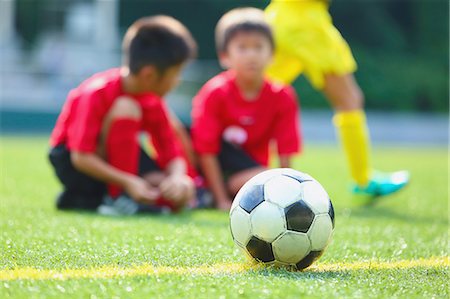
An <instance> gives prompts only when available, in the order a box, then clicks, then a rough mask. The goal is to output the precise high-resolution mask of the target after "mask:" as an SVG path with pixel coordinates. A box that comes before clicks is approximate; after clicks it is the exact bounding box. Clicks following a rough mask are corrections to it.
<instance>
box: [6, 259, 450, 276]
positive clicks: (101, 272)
mask: <svg viewBox="0 0 450 299" xmlns="http://www.w3.org/2000/svg"><path fill="white" fill-rule="evenodd" d="M449 266H450V258H449V257H448V256H447V257H432V258H429V259H418V260H403V261H392V262H379V261H373V260H372V261H362V262H353V263H335V264H319V265H315V266H312V267H311V268H308V269H307V270H306V272H312V273H314V272H329V271H338V272H345V271H358V270H385V269H411V268H418V267H423V268H437V267H449ZM261 269H263V267H262V266H258V265H256V266H252V265H249V264H243V263H240V264H238V263H229V264H214V265H205V266H196V267H168V266H154V265H150V264H144V265H136V266H133V267H129V268H120V267H117V266H102V267H99V268H90V269H61V270H53V269H36V268H18V269H10V270H0V280H3V281H6V280H20V279H28V280H45V279H59V280H64V279H78V278H111V277H117V276H121V277H130V276H140V275H150V276H152V275H153V276H159V275H165V274H175V275H206V274H209V275H215V274H235V273H241V272H246V271H252V270H253V271H258V270H261Z"/></svg>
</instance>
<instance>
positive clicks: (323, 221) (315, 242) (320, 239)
mask: <svg viewBox="0 0 450 299" xmlns="http://www.w3.org/2000/svg"><path fill="white" fill-rule="evenodd" d="M332 233H333V225H332V223H331V219H330V216H329V215H328V214H322V215H317V216H316V218H314V221H313V223H312V225H311V228H310V229H309V231H308V236H309V239H310V240H311V250H313V251H319V250H323V249H324V248H325V247H326V246H327V245H328V243H329V242H330V239H331V234H332Z"/></svg>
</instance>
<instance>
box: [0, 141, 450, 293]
mask: <svg viewBox="0 0 450 299" xmlns="http://www.w3.org/2000/svg"><path fill="white" fill-rule="evenodd" d="M0 148H1V155H0V163H1V187H0V188H1V189H0V200H1V218H0V225H1V226H0V233H1V242H0V244H1V247H2V248H1V255H0V298H62V297H64V298H66V297H67V298H300V297H302V298H304V297H308V298H336V297H338V298H448V296H449V265H450V262H449V257H448V168H447V167H448V160H447V159H448V151H447V149H446V148H426V147H418V148H415V147H413V146H411V147H403V148H375V149H374V151H373V162H374V164H375V165H376V166H377V167H378V168H379V169H383V170H396V169H408V170H410V171H411V174H412V182H411V184H410V186H408V187H407V189H406V190H404V191H402V192H400V193H399V194H398V195H394V196H390V197H387V198H383V199H380V200H378V201H377V202H371V201H369V200H368V199H367V198H360V197H354V196H352V195H350V193H349V192H348V185H347V184H348V181H349V178H348V175H347V171H346V168H345V163H344V161H343V157H342V155H341V154H340V152H339V151H338V150H337V148H335V147H333V146H313V145H310V146H308V145H307V147H306V149H305V152H304V154H303V156H302V157H301V158H300V159H299V160H298V161H297V164H296V168H297V169H299V170H302V171H304V172H308V173H310V174H311V175H313V176H314V177H316V178H317V179H318V180H319V181H320V182H321V183H322V184H323V186H324V187H325V188H326V189H327V191H328V192H329V194H330V196H331V198H332V200H333V204H334V206H335V211H336V229H335V232H334V236H333V241H332V243H331V244H330V246H329V247H328V249H327V250H326V252H325V254H324V256H323V257H322V258H321V259H320V260H319V261H318V262H316V263H315V264H314V265H313V266H312V267H311V268H309V269H307V270H306V271H304V272H289V271H287V270H283V269H273V268H263V267H258V266H256V267H254V266H251V264H250V263H249V262H248V261H247V260H246V258H245V257H244V256H243V255H242V254H241V252H240V251H239V250H238V249H237V248H236V247H235V246H234V244H233V241H232V239H231V235H230V231H229V222H228V214H227V213H225V212H219V211H212V210H199V211H187V212H183V213H181V214H178V215H166V216H132V217H119V218H110V217H105V216H99V215H96V214H94V213H76V212H58V211H56V210H55V208H54V204H53V199H54V196H55V195H56V194H57V192H58V190H59V185H58V183H57V181H56V179H55V178H54V176H53V173H52V170H51V169H50V167H49V165H48V162H47V159H46V154H47V144H46V139H45V138H25V137H3V138H2V139H1V146H0Z"/></svg>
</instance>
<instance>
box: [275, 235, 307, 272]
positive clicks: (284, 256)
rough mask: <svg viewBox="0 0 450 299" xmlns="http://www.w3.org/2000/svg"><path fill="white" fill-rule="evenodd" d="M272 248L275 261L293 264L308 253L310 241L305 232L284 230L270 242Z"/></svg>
mask: <svg viewBox="0 0 450 299" xmlns="http://www.w3.org/2000/svg"><path fill="white" fill-rule="evenodd" d="M272 248H273V253H274V255H275V258H276V260H277V261H280V262H282V263H288V264H295V263H298V262H299V261H300V260H301V259H303V258H304V257H305V256H306V255H307V254H308V253H309V251H310V248H311V243H310V241H309V238H308V236H307V235H306V234H305V233H299V232H293V231H286V232H285V233H284V234H283V235H281V236H280V237H279V238H278V239H276V240H275V241H274V242H273V243H272Z"/></svg>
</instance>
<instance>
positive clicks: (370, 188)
mask: <svg viewBox="0 0 450 299" xmlns="http://www.w3.org/2000/svg"><path fill="white" fill-rule="evenodd" d="M408 182H409V172H408V171H406V170H402V171H396V172H391V173H382V172H375V173H374V175H373V176H372V179H371V180H370V181H369V183H368V184H367V185H366V186H364V187H362V186H358V185H355V186H354V187H353V193H354V194H365V195H372V196H385V195H389V194H392V193H394V192H397V191H398V190H400V189H402V188H403V187H405V186H406V185H407V184H408Z"/></svg>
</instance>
